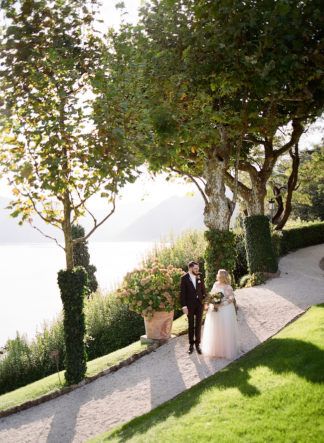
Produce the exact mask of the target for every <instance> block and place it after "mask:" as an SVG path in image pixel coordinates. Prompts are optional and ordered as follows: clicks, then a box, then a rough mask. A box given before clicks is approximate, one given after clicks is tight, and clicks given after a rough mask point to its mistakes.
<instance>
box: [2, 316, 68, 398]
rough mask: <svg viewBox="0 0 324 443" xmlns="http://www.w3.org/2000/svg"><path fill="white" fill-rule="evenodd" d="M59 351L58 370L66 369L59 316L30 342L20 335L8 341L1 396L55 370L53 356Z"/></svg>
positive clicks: (61, 323)
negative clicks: (54, 351) (54, 352)
mask: <svg viewBox="0 0 324 443" xmlns="http://www.w3.org/2000/svg"><path fill="white" fill-rule="evenodd" d="M56 349H57V350H58V351H59V369H60V370H61V369H63V368H64V364H63V362H64V356H65V349H64V330H63V319H62V316H59V317H58V318H57V319H56V320H55V322H54V323H53V324H52V325H48V324H46V323H44V324H43V331H42V332H39V333H37V335H36V337H35V339H34V340H33V341H32V342H31V343H28V341H27V339H26V338H25V337H24V336H20V335H19V334H17V336H16V338H15V339H13V340H8V341H7V343H6V346H5V350H6V353H5V354H4V355H3V356H2V358H1V359H0V394H4V393H5V392H8V391H12V390H14V389H17V388H19V387H21V386H25V385H26V384H28V383H32V382H34V381H36V380H39V379H40V378H43V377H46V376H47V375H50V374H53V373H54V372H55V371H56V365H55V360H54V359H53V357H51V356H50V354H51V352H52V351H53V350H56Z"/></svg>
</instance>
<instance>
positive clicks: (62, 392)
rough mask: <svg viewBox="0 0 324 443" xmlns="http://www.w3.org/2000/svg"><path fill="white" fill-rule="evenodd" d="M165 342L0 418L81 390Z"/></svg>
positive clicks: (8, 411) (2, 412)
mask: <svg viewBox="0 0 324 443" xmlns="http://www.w3.org/2000/svg"><path fill="white" fill-rule="evenodd" d="M165 343H166V341H160V342H157V343H155V344H153V345H152V346H150V347H148V348H147V349H143V351H140V352H136V353H135V354H133V355H131V356H130V357H127V358H125V359H124V360H121V361H120V362H119V363H116V364H115V365H113V366H109V368H107V369H104V370H103V371H100V372H98V373H97V374H95V375H91V376H90V377H86V378H85V379H84V380H82V381H80V382H79V383H76V384H74V385H71V386H64V387H63V388H62V389H57V390H56V391H54V392H50V393H49V394H45V395H42V396H41V397H38V398H35V399H34V400H29V401H26V402H25V403H21V404H20V405H17V406H12V407H11V408H8V409H4V410H2V411H0V418H1V417H7V416H8V415H12V414H15V413H16V412H20V411H24V410H25V409H29V408H32V407H33V406H36V405H40V404H41V403H45V402H46V401H49V400H53V398H57V397H60V396H61V395H65V394H68V393H69V392H72V391H75V390H76V389H78V388H81V387H82V386H85V385H87V384H89V383H91V382H93V381H95V380H97V379H98V378H100V377H103V376H104V375H107V374H109V373H111V372H116V371H118V369H121V368H123V367H125V366H129V365H131V364H132V363H134V362H135V361H136V360H138V359H139V358H141V357H143V356H144V355H148V354H150V353H151V352H154V351H155V350H156V349H157V348H159V347H160V346H162V345H163V344H165Z"/></svg>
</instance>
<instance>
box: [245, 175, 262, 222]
mask: <svg viewBox="0 0 324 443" xmlns="http://www.w3.org/2000/svg"><path fill="white" fill-rule="evenodd" d="M266 183H267V182H263V180H261V179H260V177H256V179H255V180H252V177H251V191H250V195H249V198H248V199H247V200H246V208H247V211H248V214H249V216H251V215H264V199H265V197H266V195H267V189H266Z"/></svg>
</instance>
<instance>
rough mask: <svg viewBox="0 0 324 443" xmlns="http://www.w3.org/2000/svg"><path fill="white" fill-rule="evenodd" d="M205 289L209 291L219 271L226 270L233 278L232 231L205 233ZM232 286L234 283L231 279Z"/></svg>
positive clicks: (233, 237)
mask: <svg viewBox="0 0 324 443" xmlns="http://www.w3.org/2000/svg"><path fill="white" fill-rule="evenodd" d="M205 238H206V240H207V245H206V249H205V267H206V289H207V291H210V290H211V288H212V286H213V284H214V282H215V280H216V275H217V272H218V270H219V269H226V271H227V272H229V273H230V274H231V275H232V277H233V271H234V268H235V259H236V256H237V254H236V250H235V234H234V233H233V232H232V231H217V230H213V231H212V230H208V231H206V232H205ZM232 285H235V281H234V279H233V278H232Z"/></svg>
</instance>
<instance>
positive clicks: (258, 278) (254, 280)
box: [240, 272, 265, 288]
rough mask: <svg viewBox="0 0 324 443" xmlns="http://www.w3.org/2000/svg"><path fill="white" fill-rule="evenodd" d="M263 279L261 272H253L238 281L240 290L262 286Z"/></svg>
mask: <svg viewBox="0 0 324 443" xmlns="http://www.w3.org/2000/svg"><path fill="white" fill-rule="evenodd" d="M263 283H265V277H264V273H263V272H254V273H253V274H251V275H250V274H247V275H244V276H243V277H242V278H241V280H240V288H252V286H258V285H263Z"/></svg>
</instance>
